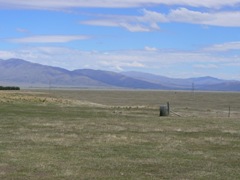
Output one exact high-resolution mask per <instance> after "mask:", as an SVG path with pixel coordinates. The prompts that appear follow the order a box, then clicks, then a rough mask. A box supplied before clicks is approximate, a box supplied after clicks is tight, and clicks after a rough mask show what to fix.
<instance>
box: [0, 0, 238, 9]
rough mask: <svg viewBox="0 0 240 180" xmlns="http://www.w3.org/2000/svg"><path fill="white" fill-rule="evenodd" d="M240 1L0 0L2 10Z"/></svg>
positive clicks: (210, 4)
mask: <svg viewBox="0 0 240 180" xmlns="http://www.w3.org/2000/svg"><path fill="white" fill-rule="evenodd" d="M239 3H240V0H222V1H219V0H201V1H196V0H168V1H166V0H104V1H99V0H89V1H83V0H68V1H66V0H41V1H39V0H31V1H24V0H7V1H6V0H0V7H1V8H21V9H67V8H78V7H104V8H130V7H146V6H155V5H161V4H163V5H181V6H191V7H207V8H221V7H224V6H237V5H239Z"/></svg>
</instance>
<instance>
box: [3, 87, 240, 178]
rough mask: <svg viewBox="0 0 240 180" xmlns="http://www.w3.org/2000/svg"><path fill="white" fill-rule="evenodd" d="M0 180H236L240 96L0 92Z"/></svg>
mask: <svg viewBox="0 0 240 180" xmlns="http://www.w3.org/2000/svg"><path fill="white" fill-rule="evenodd" d="M166 102H170V107H171V110H172V111H173V113H171V114H170V116H168V117H159V106H160V105H161V104H166ZM229 106H230V114H229ZM229 115H230V117H229ZM0 179H14V180H15V179H19V180H20V179H34V180H35V179H36V180H38V179H44V180H46V179H71V180H73V179H224V180H225V179H240V94H239V93H223V92H195V93H192V92H180V91H176V92H174V91H127V90H125V91H124V90H122V91H118V90H78V91H77V90H68V91H67V90H51V91H47V90H46V91H43V90H34V91H33V90H31V91H30V90H28V91H27V90H25V91H11V92H6V91H0Z"/></svg>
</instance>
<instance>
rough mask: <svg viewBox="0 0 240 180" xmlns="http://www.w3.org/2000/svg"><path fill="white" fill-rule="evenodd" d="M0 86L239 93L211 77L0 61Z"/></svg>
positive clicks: (236, 84)
mask: <svg viewBox="0 0 240 180" xmlns="http://www.w3.org/2000/svg"><path fill="white" fill-rule="evenodd" d="M0 85H3V86H6V85H14V86H20V87H63V88H105V89H106V88H122V89H155V90H193V89H194V90H206V91H240V81H230V80H223V79H218V78H214V77H209V76H206V77H199V78H187V79H180V78H169V77H165V76H159V75H154V74H150V73H142V72H133V71H131V72H121V73H117V72H112V71H103V70H93V69H77V70H73V71H70V70H67V69H63V68H59V67H53V66H47V65H42V64H37V63H31V62H28V61H25V60H21V59H9V60H0Z"/></svg>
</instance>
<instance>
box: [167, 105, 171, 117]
mask: <svg viewBox="0 0 240 180" xmlns="http://www.w3.org/2000/svg"><path fill="white" fill-rule="evenodd" d="M167 108H168V115H169V114H170V104H169V102H167Z"/></svg>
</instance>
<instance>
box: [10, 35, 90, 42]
mask: <svg viewBox="0 0 240 180" xmlns="http://www.w3.org/2000/svg"><path fill="white" fill-rule="evenodd" d="M89 38H90V37H88V36H80V35H78V36H77V35H75V36H71V35H49V36H30V37H24V38H14V39H9V40H8V41H10V42H13V43H66V42H70V41H77V40H85V39H89Z"/></svg>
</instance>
